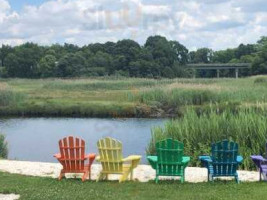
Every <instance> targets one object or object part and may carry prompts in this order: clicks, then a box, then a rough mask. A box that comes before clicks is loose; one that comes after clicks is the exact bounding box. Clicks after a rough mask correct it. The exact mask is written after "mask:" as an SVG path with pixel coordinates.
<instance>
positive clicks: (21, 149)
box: [0, 118, 166, 163]
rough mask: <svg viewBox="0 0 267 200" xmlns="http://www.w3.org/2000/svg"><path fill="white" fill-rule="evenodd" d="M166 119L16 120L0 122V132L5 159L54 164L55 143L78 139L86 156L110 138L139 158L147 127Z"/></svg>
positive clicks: (149, 129)
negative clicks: (3, 138) (82, 142)
mask: <svg viewBox="0 0 267 200" xmlns="http://www.w3.org/2000/svg"><path fill="white" fill-rule="evenodd" d="M165 121H166V119H96V118H16V119H1V120H0V133H3V134H4V135H6V139H7V142H8V150H9V155H8V157H9V159H16V160H25V161H41V162H57V161H56V160H55V158H53V155H54V154H55V153H58V151H59V149H58V140H60V139H61V138H63V137H65V136H69V135H73V136H78V137H81V138H83V139H84V140H85V142H86V153H97V147H96V142H97V141H98V140H99V139H100V138H102V137H106V136H109V137H113V138H116V139H118V140H120V141H121V142H122V144H123V154H124V156H128V155H131V154H137V155H142V163H146V159H145V151H146V147H147V145H148V143H149V140H150V137H151V128H152V127H154V126H163V124H164V122H165Z"/></svg>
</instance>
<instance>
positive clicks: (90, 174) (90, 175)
mask: <svg viewBox="0 0 267 200" xmlns="http://www.w3.org/2000/svg"><path fill="white" fill-rule="evenodd" d="M89 180H91V170H89Z"/></svg>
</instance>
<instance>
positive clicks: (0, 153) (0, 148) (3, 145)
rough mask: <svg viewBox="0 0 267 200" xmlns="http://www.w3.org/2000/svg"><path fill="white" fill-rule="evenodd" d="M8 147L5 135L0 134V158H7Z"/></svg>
mask: <svg viewBox="0 0 267 200" xmlns="http://www.w3.org/2000/svg"><path fill="white" fill-rule="evenodd" d="M7 154H8V149H7V142H6V141H5V136H4V135H1V134H0V158H7Z"/></svg>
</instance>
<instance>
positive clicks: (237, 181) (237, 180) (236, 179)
mask: <svg viewBox="0 0 267 200" xmlns="http://www.w3.org/2000/svg"><path fill="white" fill-rule="evenodd" d="M235 181H236V183H240V181H239V178H238V175H236V176H235Z"/></svg>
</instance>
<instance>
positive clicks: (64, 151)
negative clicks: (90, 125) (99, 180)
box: [54, 136, 96, 181]
mask: <svg viewBox="0 0 267 200" xmlns="http://www.w3.org/2000/svg"><path fill="white" fill-rule="evenodd" d="M58 143H59V150H60V153H58V154H55V155H54V157H55V158H57V159H58V161H59V162H60V164H61V165H62V166H63V169H62V170H61V172H60V175H59V178H58V179H59V180H61V179H62V178H63V177H64V176H65V174H66V173H83V177H82V181H85V179H86V178H87V177H88V176H89V179H91V165H92V164H93V162H94V160H95V156H96V155H95V154H88V155H85V142H84V140H82V139H80V138H74V137H73V136H69V137H65V138H63V139H62V140H59V142H58ZM86 160H88V161H89V163H86Z"/></svg>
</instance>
